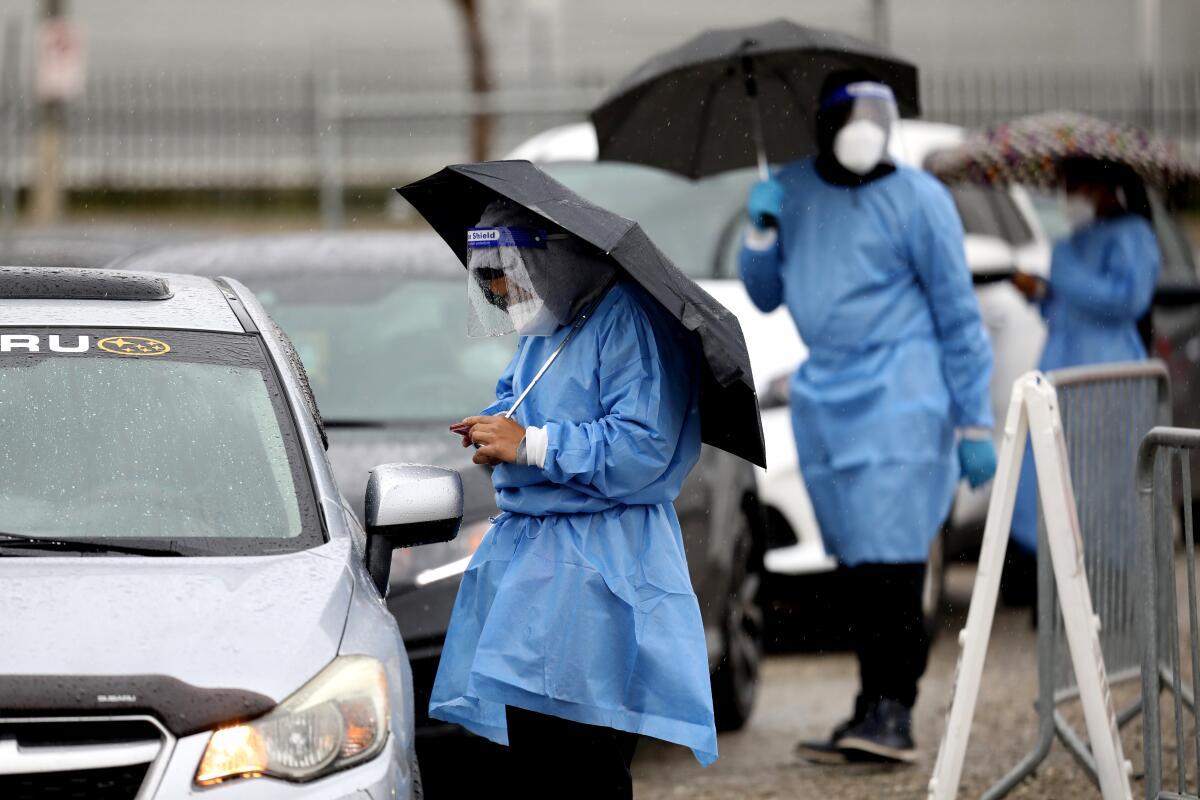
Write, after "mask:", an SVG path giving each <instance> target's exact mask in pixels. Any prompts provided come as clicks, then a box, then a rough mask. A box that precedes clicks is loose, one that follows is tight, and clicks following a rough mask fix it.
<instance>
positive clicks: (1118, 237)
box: [1012, 159, 1160, 595]
mask: <svg viewBox="0 0 1200 800" xmlns="http://www.w3.org/2000/svg"><path fill="white" fill-rule="evenodd" d="M1062 173H1063V181H1064V189H1065V192H1064V202H1063V211H1064V213H1065V215H1066V216H1067V217H1068V219H1069V220H1070V221H1071V224H1072V227H1073V228H1074V231H1073V233H1072V234H1071V235H1070V236H1069V237H1067V238H1066V239H1064V240H1063V241H1060V242H1058V243H1057V244H1055V246H1054V252H1053V256H1052V257H1051V260H1050V278H1049V279H1048V280H1041V279H1039V278H1037V277H1034V276H1032V275H1028V274H1024V273H1018V274H1017V276H1016V277H1015V278H1014V283H1015V284H1016V285H1017V288H1018V289H1020V290H1021V291H1022V292H1024V293H1025V295H1026V296H1027V297H1029V298H1030V300H1032V301H1034V302H1036V303H1038V304H1039V305H1040V307H1041V310H1042V316H1043V317H1045V320H1046V327H1047V334H1046V344H1045V346H1044V347H1043V349H1042V357H1041V360H1040V362H1039V363H1038V369H1040V370H1042V371H1044V372H1048V371H1050V370H1055V369H1062V368H1064V367H1081V366H1086V365H1089V364H1105V363H1109V362H1114V361H1140V360H1142V359H1144V358H1146V347H1145V345H1144V344H1143V342H1142V336H1141V334H1140V332H1139V330H1138V322H1139V320H1141V319H1142V318H1143V317H1144V316H1145V315H1146V313H1147V312H1148V311H1149V309H1150V302H1151V300H1152V299H1153V298H1154V288H1155V286H1156V285H1157V283H1158V270H1159V260H1160V257H1159V249H1158V239H1157V238H1156V237H1155V235H1154V228H1153V227H1152V226H1151V224H1150V221H1149V220H1150V204H1149V201H1148V200H1147V198H1146V194H1145V187H1144V186H1143V185H1142V183H1141V181H1140V179H1139V178H1138V177H1137V176H1136V175H1135V174H1134V173H1133V172H1132V171H1131V170H1129V169H1128V168H1127V167H1124V166H1122V165H1119V164H1113V163H1110V162H1105V161H1097V160H1092V159H1072V160H1068V161H1065V162H1064V163H1063V165H1062ZM1036 476H1037V472H1036V470H1035V469H1034V464H1033V458H1032V452H1031V450H1030V449H1029V448H1028V447H1026V452H1025V460H1024V462H1022V466H1021V481H1020V483H1019V485H1018V489H1017V503H1016V507H1015V508H1014V510H1013V521H1012V536H1013V539H1014V541H1016V543H1017V544H1018V545H1019V546H1020V548H1021V550H1022V551H1023V552H1024V559H1022V557H1021V554H1014V555H1015V556H1016V559H1017V561H1018V562H1020V561H1024V562H1025V564H1024V568H1023V569H1022V568H1020V567H1017V568H1015V571H1014V574H1016V575H1023V576H1024V577H1025V581H1026V582H1028V583H1032V572H1033V570H1032V561H1031V557H1032V556H1033V554H1034V553H1036V551H1037V525H1038V514H1037V509H1038V504H1037V477H1036ZM1023 594H1025V595H1028V594H1029V593H1028V592H1024V593H1023Z"/></svg>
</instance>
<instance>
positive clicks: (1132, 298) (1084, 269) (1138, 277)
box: [1050, 220, 1159, 320]
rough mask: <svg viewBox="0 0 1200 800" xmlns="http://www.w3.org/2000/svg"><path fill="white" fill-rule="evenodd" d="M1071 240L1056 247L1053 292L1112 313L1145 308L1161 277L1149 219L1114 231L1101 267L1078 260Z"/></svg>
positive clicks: (1134, 313) (1128, 315)
mask: <svg viewBox="0 0 1200 800" xmlns="http://www.w3.org/2000/svg"><path fill="white" fill-rule="evenodd" d="M1076 252H1077V251H1076V248H1075V247H1073V246H1072V244H1071V242H1070V241H1067V242H1061V243H1059V244H1058V245H1057V246H1056V247H1055V248H1054V262H1053V268H1052V270H1051V273H1050V295H1051V297H1052V298H1054V299H1060V298H1061V299H1062V300H1063V301H1065V302H1066V303H1069V304H1070V305H1073V306H1075V307H1076V308H1082V309H1084V310H1086V311H1090V312H1092V313H1094V314H1097V315H1099V316H1103V317H1108V318H1110V319H1126V320H1129V319H1137V318H1138V317H1140V316H1141V315H1142V314H1144V313H1145V312H1146V309H1147V308H1148V307H1149V306H1150V301H1151V300H1152V299H1153V297H1154V286H1155V284H1156V282H1157V280H1158V268H1159V253H1158V242H1157V240H1156V239H1155V238H1154V233H1153V231H1152V230H1151V228H1150V225H1149V224H1148V223H1144V222H1142V221H1141V220H1129V221H1127V222H1125V224H1122V225H1121V227H1120V228H1118V229H1117V230H1115V231H1114V232H1113V235H1112V238H1111V241H1110V243H1109V246H1108V248H1107V249H1106V252H1105V258H1104V261H1103V263H1102V264H1101V265H1100V268H1099V269H1097V268H1096V267H1095V266H1092V265H1090V264H1085V263H1078V262H1080V259H1079V258H1078V256H1077V255H1076Z"/></svg>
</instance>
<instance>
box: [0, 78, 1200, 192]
mask: <svg viewBox="0 0 1200 800" xmlns="http://www.w3.org/2000/svg"><path fill="white" fill-rule="evenodd" d="M19 72H20V73H28V72H29V69H28V68H25V69H23V70H19ZM393 77H394V76H392V75H385V74H382V73H381V72H370V71H362V70H358V71H339V70H337V69H334V68H332V67H330V68H324V67H311V68H309V69H306V70H297V69H294V68H287V69H285V68H278V69H271V68H259V69H238V70H236V71H234V70H228V69H226V70H223V69H222V68H221V67H220V65H214V66H213V68H212V69H211V70H207V71H202V72H194V71H191V72H185V71H158V70H150V69H145V70H126V71H109V72H103V73H102V72H94V73H93V74H91V75H89V78H88V82H87V87H86V91H85V92H84V95H83V97H81V98H80V99H79V100H77V101H75V102H74V103H72V104H71V105H70V107H69V109H68V119H67V129H68V137H69V138H68V146H67V162H66V164H65V180H66V185H67V187H68V188H70V189H73V190H103V189H116V190H135V191H137V190H146V189H210V188H215V189H228V188H233V189H237V188H249V189H260V188H262V189H272V188H313V187H318V186H321V185H325V186H326V187H330V186H372V187H375V186H380V187H382V186H387V185H392V184H396V183H398V182H401V181H403V180H406V179H409V178H412V177H414V176H417V175H421V174H424V173H427V172H429V171H430V170H432V169H435V168H437V167H439V166H441V165H443V164H446V163H449V162H455V161H462V160H465V159H466V158H468V150H469V148H468V137H469V127H470V121H471V119H472V117H473V116H474V115H476V114H479V113H487V114H490V115H491V117H492V128H493V136H492V151H493V152H492V153H491V155H492V156H493V157H499V156H502V155H503V154H504V153H505V152H507V151H508V150H509V149H511V148H512V147H513V146H514V145H516V144H517V143H519V142H520V141H521V140H523V139H524V138H526V137H528V136H530V135H532V134H534V133H537V132H539V131H541V130H544V129H546V128H549V127H552V126H555V125H560V124H564V123H567V122H572V121H577V120H581V119H583V118H585V116H586V114H587V110H588V109H589V108H590V107H591V106H592V105H593V104H594V103H596V102H597V101H598V100H599V99H600V97H601V95H602V93H603V89H604V86H603V85H602V84H601V83H600V82H599V80H598V79H597V82H596V83H590V84H580V85H577V86H565V87H560V86H526V87H512V88H505V89H503V90H501V91H497V92H494V93H491V94H488V95H478V96H476V95H472V94H470V93H468V92H464V91H461V90H459V89H453V88H441V89H439V88H437V87H432V88H427V87H422V86H421V85H420V84H419V83H418V82H417V81H416V80H415V79H413V80H407V81H397V80H393ZM30 83H31V82H30V80H29V78H28V75H27V74H18V75H15V76H14V75H2V76H0V94H2V96H0V130H2V131H3V132H4V135H3V137H2V138H3V146H0V181H3V183H4V184H6V185H8V186H28V185H29V182H30V178H31V171H32V169H33V128H34V111H35V109H34V101H33V93H32V87H31V85H30ZM921 88H922V96H923V104H924V116H925V118H927V119H931V120H940V121H945V122H951V123H957V124H960V125H966V126H968V127H975V126H979V125H983V124H986V123H989V122H993V121H996V120H1001V119H1005V118H1009V117H1013V116H1017V115H1021V114H1027V113H1032V112H1035V111H1039V110H1046V109H1053V108H1072V109H1076V110H1080V111H1084V112H1089V113H1094V114H1097V115H1099V116H1102V117H1106V118H1110V119H1116V120H1125V121H1129V122H1133V123H1137V124H1140V125H1143V126H1146V127H1149V128H1151V129H1153V130H1155V131H1158V132H1159V133H1162V134H1164V135H1167V136H1169V137H1171V138H1173V139H1175V140H1176V141H1178V142H1179V144H1180V147H1181V149H1182V150H1183V151H1184V153H1185V154H1186V155H1188V156H1190V157H1192V158H1197V159H1200V70H1196V69H1194V68H1193V69H1188V70H1182V71H1174V72H1171V71H1167V72H1164V73H1163V74H1161V75H1160V76H1159V77H1158V78H1157V79H1156V80H1155V81H1149V80H1147V79H1146V78H1145V77H1144V76H1142V75H1140V74H1138V73H1136V72H1131V71H1128V70H1126V71H1116V72H1107V73H1106V72H1103V71H1095V70H1088V71H1080V72H1077V73H1076V72H1070V71H1061V70H1060V71H1054V72H1038V71H1036V70H1033V69H1028V70H1023V69H1016V70H1011V71H976V72H972V71H963V70H955V71H953V72H949V71H947V72H936V71H926V72H924V73H923V74H922V80H921Z"/></svg>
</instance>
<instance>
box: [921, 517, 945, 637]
mask: <svg viewBox="0 0 1200 800" xmlns="http://www.w3.org/2000/svg"><path fill="white" fill-rule="evenodd" d="M945 595H946V531H945V529H943V530H941V531H938V535H937V536H935V537H934V538H933V544H931V545H930V546H929V560H928V561H927V562H926V567H925V583H924V584H923V585H922V586H921V612H922V614H923V616H924V618H925V633H926V634H928V636H929V641H930V642H931V643H932V642H933V641H934V640H935V639H936V638H937V635H938V631H940V630H941V627H942V615H943V612H944V611H945V607H946V604H945V602H944V600H945Z"/></svg>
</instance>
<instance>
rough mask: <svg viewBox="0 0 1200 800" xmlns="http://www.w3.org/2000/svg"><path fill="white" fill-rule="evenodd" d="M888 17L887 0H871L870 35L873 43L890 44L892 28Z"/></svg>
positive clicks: (884, 46)
mask: <svg viewBox="0 0 1200 800" xmlns="http://www.w3.org/2000/svg"><path fill="white" fill-rule="evenodd" d="M889 23H890V19H889V17H888V0H871V36H872V38H873V39H874V40H875V44H877V45H879V46H880V47H883V48H887V47H890V46H891V41H890V40H891V38H892V30H891V25H890V24H889Z"/></svg>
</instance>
